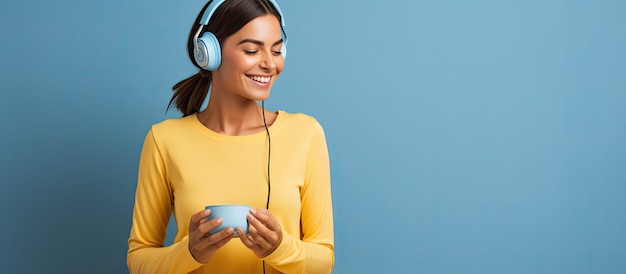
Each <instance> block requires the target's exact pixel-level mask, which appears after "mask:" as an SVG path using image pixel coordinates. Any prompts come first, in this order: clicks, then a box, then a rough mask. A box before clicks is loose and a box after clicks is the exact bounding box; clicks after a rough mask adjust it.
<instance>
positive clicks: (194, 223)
mask: <svg viewBox="0 0 626 274" xmlns="http://www.w3.org/2000/svg"><path fill="white" fill-rule="evenodd" d="M209 215H211V210H210V209H205V210H202V211H199V212H197V213H196V214H194V215H192V216H191V220H190V222H189V228H191V229H195V228H196V227H198V225H200V224H201V222H202V221H203V220H204V219H206V217H208V216H209Z"/></svg>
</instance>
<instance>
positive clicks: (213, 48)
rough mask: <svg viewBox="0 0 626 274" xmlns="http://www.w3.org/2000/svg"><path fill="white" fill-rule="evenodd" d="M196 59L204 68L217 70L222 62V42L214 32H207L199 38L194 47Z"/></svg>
mask: <svg viewBox="0 0 626 274" xmlns="http://www.w3.org/2000/svg"><path fill="white" fill-rule="evenodd" d="M194 59H195V60H196V64H198V66H200V67H201V68H202V69H205V70H208V71H215V70H217V69H218V68H219V67H220V64H221V63H222V51H221V49H220V43H219V41H218V40H217V38H216V37H215V35H213V33H210V32H205V33H204V34H202V37H200V38H198V41H197V42H196V47H195V48H194Z"/></svg>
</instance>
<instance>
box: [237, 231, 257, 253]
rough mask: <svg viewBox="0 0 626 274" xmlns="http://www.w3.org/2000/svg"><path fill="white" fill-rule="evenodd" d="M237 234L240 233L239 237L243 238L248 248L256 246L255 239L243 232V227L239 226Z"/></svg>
mask: <svg viewBox="0 0 626 274" xmlns="http://www.w3.org/2000/svg"><path fill="white" fill-rule="evenodd" d="M237 234H238V235H239V239H240V240H241V242H242V243H243V245H245V246H246V247H247V248H250V249H253V248H255V247H256V245H255V244H254V241H252V239H251V238H250V235H246V234H245V233H243V229H241V228H237Z"/></svg>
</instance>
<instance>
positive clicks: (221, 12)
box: [167, 0, 281, 116]
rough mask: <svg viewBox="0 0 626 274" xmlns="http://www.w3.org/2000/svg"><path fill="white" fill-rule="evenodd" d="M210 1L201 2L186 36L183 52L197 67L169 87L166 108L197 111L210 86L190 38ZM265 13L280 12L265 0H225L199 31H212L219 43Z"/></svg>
mask: <svg viewBox="0 0 626 274" xmlns="http://www.w3.org/2000/svg"><path fill="white" fill-rule="evenodd" d="M212 1H215V0H212ZM212 1H209V2H208V3H207V4H206V5H204V7H203V8H202V10H201V11H200V13H199V14H198V16H197V17H196V20H195V21H194V23H193V26H192V27H191V31H190V32H189V38H188V39H187V53H188V54H189V59H190V60H191V62H192V63H193V64H194V66H196V67H198V68H199V69H200V71H199V72H198V73H196V74H195V75H192V76H190V77H188V78H186V79H184V80H182V81H180V82H178V83H177V84H176V85H174V86H173V87H172V89H173V90H174V95H173V96H172V99H171V100H170V103H169V104H168V105H167V109H170V108H172V107H174V106H175V107H176V109H178V110H179V111H180V112H182V114H183V116H187V115H190V114H194V113H196V112H198V111H200V107H202V103H204V100H205V99H206V96H207V94H208V92H209V87H210V86H211V80H212V74H211V72H210V71H208V70H203V69H201V68H200V67H199V66H198V65H197V64H196V62H195V61H194V57H193V56H194V55H193V48H194V43H193V38H194V35H195V33H196V32H197V31H198V28H199V27H200V20H201V19H202V14H203V13H204V11H205V10H206V9H207V7H208V6H209V4H210V3H211V2H212ZM266 14H273V15H275V16H276V18H278V20H279V21H280V20H281V18H280V14H279V13H278V11H277V10H276V8H275V7H274V6H273V5H272V3H270V2H269V1H268V0H227V1H225V2H224V3H222V4H221V5H220V6H219V7H218V8H217V10H215V13H214V14H213V16H211V19H210V20H209V24H208V25H207V26H205V27H204V29H203V32H212V33H213V34H214V35H215V37H216V38H217V40H218V41H219V43H220V45H222V44H223V42H224V40H226V38H228V37H229V36H231V35H233V34H234V33H235V32H237V31H239V30H240V29H241V28H242V27H243V26H245V25H246V24H247V23H248V22H250V21H252V20H253V19H255V18H257V17H259V16H263V15H266ZM200 35H202V34H200Z"/></svg>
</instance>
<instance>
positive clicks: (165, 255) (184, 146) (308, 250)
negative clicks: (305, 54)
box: [127, 111, 334, 273]
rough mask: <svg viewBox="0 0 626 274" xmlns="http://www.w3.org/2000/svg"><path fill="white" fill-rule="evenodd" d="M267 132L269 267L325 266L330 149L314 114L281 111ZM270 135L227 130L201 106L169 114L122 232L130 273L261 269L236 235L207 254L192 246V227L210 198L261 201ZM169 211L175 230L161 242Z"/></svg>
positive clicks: (326, 269) (149, 140)
mask: <svg viewBox="0 0 626 274" xmlns="http://www.w3.org/2000/svg"><path fill="white" fill-rule="evenodd" d="M269 132H270V139H271V154H270V179H271V180H270V182H271V192H270V193H271V195H270V204H269V210H270V212H271V213H272V214H273V215H274V216H275V217H276V219H277V220H278V222H279V223H280V225H281V228H282V231H283V238H282V242H281V243H280V245H279V246H278V248H277V249H276V250H275V251H274V252H273V253H271V254H270V255H269V256H267V257H265V258H264V260H265V264H266V272H267V273H330V272H331V270H332V268H333V265H334V234H333V216H332V202H331V188H330V168H329V159H328V149H327V146H326V139H325V136H324V131H323V129H322V127H321V126H320V124H319V123H318V122H317V121H316V120H315V119H314V118H312V117H310V116H307V115H304V114H290V113H286V112H284V111H278V117H277V118H276V120H275V122H274V123H273V124H272V125H271V126H270V127H269ZM267 161H268V137H267V133H266V132H265V131H263V132H259V133H255V134H251V135H246V136H226V135H222V134H218V133H216V132H214V131H211V130H210V129H208V128H206V127H205V126H204V125H203V124H202V123H200V121H199V120H198V117H197V115H189V116H186V117H183V118H178V119H169V120H165V121H163V122H161V123H158V124H156V125H154V126H152V128H151V129H150V131H149V132H148V134H147V136H146V139H145V141H144V146H143V149H142V152H141V159H140V161H139V174H138V182H137V190H136V196H135V206H134V211H133V219H132V227H131V231H130V238H129V240H128V257H127V263H128V268H129V270H130V272H131V273H263V267H262V260H261V259H259V258H257V257H256V256H255V255H254V253H252V251H251V250H249V249H248V248H247V247H246V246H244V245H243V243H241V241H240V239H238V238H233V239H231V240H230V242H228V244H226V245H225V246H224V247H222V248H220V249H219V250H218V251H217V252H216V253H215V255H214V256H213V257H212V259H211V260H210V262H209V263H207V264H200V263H198V262H197V261H196V260H195V259H194V258H193V257H192V255H191V253H190V251H189V247H188V244H189V241H188V230H187V228H188V226H189V221H190V218H191V216H192V215H193V214H195V213H197V212H199V211H201V210H203V209H204V207H205V206H207V205H218V204H246V205H251V206H252V207H254V208H265V204H266V201H267V194H268V187H267ZM172 210H173V213H174V216H175V219H176V224H177V228H178V231H177V233H176V236H175V238H174V243H173V244H172V245H170V246H167V247H166V246H164V239H165V230H166V228H167V225H168V222H169V218H170V216H171V213H172Z"/></svg>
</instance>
